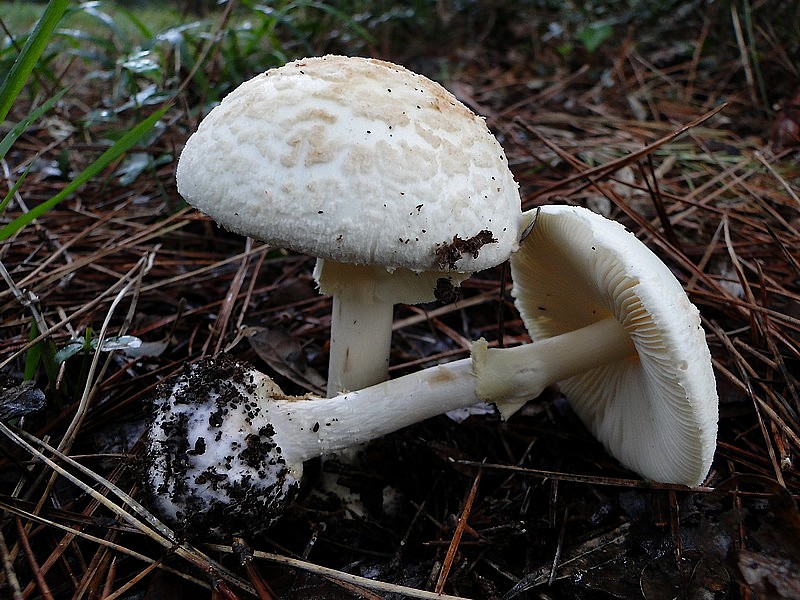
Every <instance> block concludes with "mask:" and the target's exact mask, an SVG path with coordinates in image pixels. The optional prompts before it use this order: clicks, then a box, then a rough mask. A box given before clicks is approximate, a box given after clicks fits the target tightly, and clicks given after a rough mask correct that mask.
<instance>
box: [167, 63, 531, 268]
mask: <svg viewBox="0 0 800 600" xmlns="http://www.w3.org/2000/svg"><path fill="white" fill-rule="evenodd" d="M177 181H178V191H179V192H180V194H181V195H182V196H183V197H184V198H185V199H186V200H187V201H188V202H189V203H190V204H192V205H193V206H195V207H197V208H198V209H200V210H201V211H202V212H204V213H206V214H208V215H210V216H211V217H212V218H214V219H215V220H216V221H217V222H218V223H220V224H221V225H222V226H224V227H225V228H227V229H230V230H232V231H235V232H237V233H240V234H243V235H248V236H251V237H254V238H257V239H260V240H263V241H266V242H268V243H270V244H273V245H277V246H281V247H286V248H291V249H293V250H295V251H298V252H303V253H306V254H309V255H312V256H316V257H320V258H324V259H331V260H334V261H338V262H340V263H348V264H359V265H363V264H377V265H382V266H385V267H386V268H388V269H390V270H391V269H394V268H398V267H403V268H406V269H411V270H414V271H430V270H433V271H457V272H464V273H467V272H474V271H477V270H480V269H485V268H489V267H491V266H494V265H497V264H499V263H501V262H503V261H504V260H505V259H506V258H508V255H509V253H510V252H511V251H512V250H514V249H515V248H516V246H517V241H518V239H519V223H520V214H521V212H520V198H519V192H518V186H517V183H516V182H515V181H514V178H513V175H512V174H511V171H510V170H509V168H508V161H507V159H506V156H505V153H504V152H503V149H502V147H501V146H500V144H499V143H498V142H497V140H496V139H495V138H494V136H493V135H492V134H491V132H490V131H489V129H488V128H487V127H486V123H485V122H484V120H483V119H482V118H480V117H478V116H476V115H475V114H474V113H472V112H471V111H470V110H469V109H468V108H467V107H465V106H464V105H463V104H461V103H460V102H459V101H458V100H457V99H456V98H455V97H454V96H453V95H452V94H451V93H450V92H448V91H447V90H445V89H444V88H443V87H442V86H440V85H439V84H437V83H435V82H433V81H431V80H429V79H427V78H425V77H423V76H421V75H417V74H415V73H412V72H411V71H409V70H407V69H405V68H403V67H401V66H398V65H395V64H392V63H388V62H384V61H380V60H374V59H367V58H351V57H344V56H332V55H331V56H323V57H318V58H306V59H302V60H297V61H294V62H291V63H288V64H286V65H284V66H282V67H280V68H277V69H272V70H269V71H267V72H266V73H263V74H261V75H257V76H256V77H254V78H253V79H251V80H249V81H246V82H245V83H243V84H242V85H240V86H239V87H238V88H236V89H235V90H234V91H233V92H231V93H230V94H229V95H228V96H227V97H226V98H225V99H224V100H223V101H222V102H221V103H220V104H219V105H218V106H217V107H215V108H214V109H213V110H212V111H211V112H210V113H209V114H208V116H206V117H205V119H203V121H202V123H201V124H200V126H199V128H198V130H197V131H196V132H195V133H194V134H193V135H192V136H191V137H190V138H189V140H188V141H187V143H186V146H185V148H184V150H183V153H182V154H181V157H180V160H179V162H178V168H177Z"/></svg>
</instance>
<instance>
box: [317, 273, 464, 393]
mask: <svg viewBox="0 0 800 600" xmlns="http://www.w3.org/2000/svg"><path fill="white" fill-rule="evenodd" d="M468 276H469V273H455V272H451V273H447V274H443V273H439V272H427V271H421V272H416V271H412V270H410V269H403V268H401V267H398V268H395V269H387V268H385V267H381V266H377V265H349V264H344V263H340V262H336V261H333V260H323V259H318V260H317V264H316V267H315V268H314V279H315V280H316V281H317V284H318V285H319V289H320V291H321V292H322V293H323V294H329V295H331V296H333V311H332V313H331V347H330V358H329V363H328V396H329V397H333V396H337V395H338V394H341V393H344V392H348V391H351V390H360V389H362V388H366V387H369V386H371V385H375V384H376V383H381V382H382V381H386V380H387V379H389V353H390V351H391V342H392V317H393V316H394V315H393V312H394V310H393V309H394V305H395V304H399V303H404V304H418V303H420V302H430V301H431V300H433V299H434V297H435V295H434V288H436V285H437V280H438V279H440V278H442V277H444V278H445V279H447V280H448V281H449V282H450V283H451V284H452V285H456V286H457V285H460V284H461V282H462V281H463V280H464V279H466V278H467V277H468Z"/></svg>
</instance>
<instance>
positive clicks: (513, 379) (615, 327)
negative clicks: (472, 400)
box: [472, 317, 636, 418]
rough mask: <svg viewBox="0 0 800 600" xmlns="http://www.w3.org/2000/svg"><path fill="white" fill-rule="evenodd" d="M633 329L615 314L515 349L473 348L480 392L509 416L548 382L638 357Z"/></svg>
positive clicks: (540, 390)
mask: <svg viewBox="0 0 800 600" xmlns="http://www.w3.org/2000/svg"><path fill="white" fill-rule="evenodd" d="M635 355H636V348H635V347H634V345H633V341H632V340H631V338H630V336H629V335H628V332H627V331H626V330H625V328H624V327H623V326H622V325H621V324H620V323H619V322H618V321H617V320H616V319H614V318H613V317H608V318H606V319H604V320H602V321H598V322H596V323H592V324H591V325H587V326H586V327H583V328H581V329H577V330H575V331H569V332H566V333H562V334H561V335H558V336H554V337H551V338H546V339H543V340H538V341H536V342H533V343H531V344H524V345H522V346H517V347H515V348H491V349H489V348H487V347H486V343H485V342H483V343H482V344H481V342H476V343H475V344H474V345H473V349H472V358H473V361H474V362H475V372H476V374H477V378H478V387H477V395H478V397H479V398H480V399H481V400H483V401H485V402H494V403H496V404H497V405H498V408H499V409H500V412H501V414H502V415H503V417H504V418H508V417H509V416H511V415H512V414H514V412H516V410H517V409H519V408H520V407H521V406H522V405H523V404H524V403H525V402H527V401H528V400H530V399H531V398H535V397H536V396H538V395H539V394H540V393H541V392H542V391H543V390H544V388H545V387H547V386H548V385H550V384H553V383H556V382H558V381H562V380H564V379H567V378H569V377H572V376H573V375H578V374H580V373H584V372H586V371H589V370H590V369H593V368H595V367H599V366H601V365H604V364H607V363H610V362H614V361H617V360H621V359H623V358H625V357H628V356H635Z"/></svg>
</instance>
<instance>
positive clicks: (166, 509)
mask: <svg viewBox="0 0 800 600" xmlns="http://www.w3.org/2000/svg"><path fill="white" fill-rule="evenodd" d="M470 372H471V365H470V361H469V360H468V359H467V360H461V361H458V362H456V363H453V364H446V365H441V366H438V367H433V368H430V369H426V370H425V371H422V372H420V373H418V374H412V375H406V376H405V377H401V378H398V379H395V380H393V381H388V382H384V383H382V384H378V385H375V386H372V387H370V388H366V389H363V390H359V391H355V392H350V393H347V394H342V395H340V396H337V397H335V398H313V397H310V396H309V397H299V398H298V397H287V396H285V395H284V394H283V392H282V391H281V390H280V388H278V386H277V385H276V384H275V383H274V382H273V381H272V380H271V379H270V378H269V377H267V376H266V375H264V374H262V373H260V372H258V371H257V370H256V369H254V368H253V367H252V366H250V365H249V364H247V363H242V362H236V361H234V360H233V359H231V358H230V357H228V356H227V355H224V354H222V355H219V356H218V357H216V358H213V359H205V360H202V361H199V362H198V363H195V364H194V365H191V366H190V367H187V368H186V369H185V370H184V372H183V373H182V374H181V375H179V376H178V377H177V378H174V379H171V380H169V381H165V382H163V383H162V384H161V386H160V387H159V390H158V393H157V394H156V398H155V399H154V401H153V405H152V420H151V423H150V427H149V430H148V446H147V449H146V451H145V453H144V461H145V467H146V483H147V486H148V488H149V490H150V495H151V499H152V503H153V505H154V508H156V509H157V511H158V512H159V513H160V515H161V516H162V518H163V519H165V520H166V521H167V522H168V523H170V524H171V525H172V526H174V527H176V528H177V529H179V530H180V532H181V533H182V534H184V535H186V536H189V537H193V536H198V535H202V536H206V535H209V536H213V537H224V536H226V535H233V534H239V533H242V532H245V531H246V532H248V533H256V532H259V531H261V530H263V529H266V528H267V527H268V526H269V525H270V524H271V523H272V522H273V521H274V520H275V519H277V518H278V517H279V516H280V515H281V514H282V513H283V511H284V509H285V508H286V507H287V505H288V504H289V503H290V502H291V501H292V500H293V499H294V498H295V496H296V494H297V491H298V489H299V485H300V478H301V477H302V474H303V462H304V461H306V460H308V459H310V458H313V457H316V456H321V455H322V454H328V453H330V452H335V451H337V450H341V449H343V448H346V447H350V446H352V445H353V444H360V443H363V442H366V441H369V440H372V439H374V438H377V437H379V436H382V435H385V434H387V433H390V432H392V431H396V430H398V429H400V428H402V427H405V426H407V425H410V424H412V423H415V422H417V421H421V420H423V419H426V418H429V417H432V416H434V415H437V414H439V413H443V412H447V411H449V410H452V409H455V408H462V407H464V406H467V405H469V404H474V403H475V402H477V399H476V398H475V395H474V390H475V380H474V379H473V378H472V377H471V376H470ZM387 399H392V401H390V402H387V401H386V400H387Z"/></svg>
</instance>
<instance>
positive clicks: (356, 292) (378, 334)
mask: <svg viewBox="0 0 800 600" xmlns="http://www.w3.org/2000/svg"><path fill="white" fill-rule="evenodd" d="M342 287H343V289H342V291H341V292H339V293H338V294H336V295H334V296H333V311H332V313H331V347H330V359H329V362H328V396H336V395H337V394H340V393H341V392H344V391H348V390H359V389H361V388H365V387H369V386H371V385H374V384H376V383H380V382H381V381H386V380H387V379H389V352H390V348H391V339H392V337H391V335H392V317H393V305H392V304H391V303H390V302H388V303H387V302H383V301H380V300H378V299H376V298H375V297H374V295H373V294H371V290H365V289H363V288H359V287H357V286H355V285H354V286H352V287H348V286H342Z"/></svg>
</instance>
